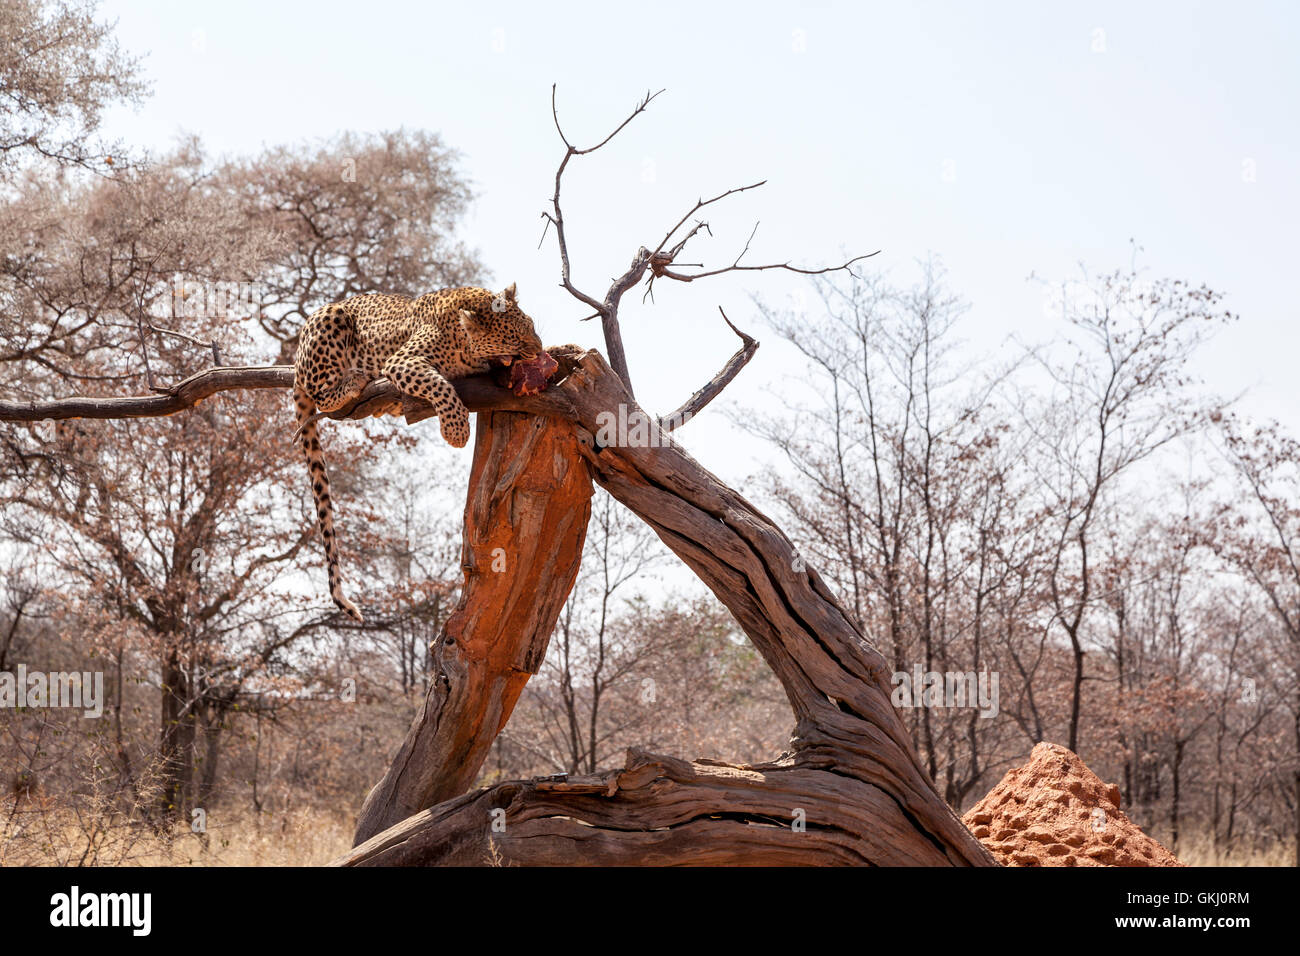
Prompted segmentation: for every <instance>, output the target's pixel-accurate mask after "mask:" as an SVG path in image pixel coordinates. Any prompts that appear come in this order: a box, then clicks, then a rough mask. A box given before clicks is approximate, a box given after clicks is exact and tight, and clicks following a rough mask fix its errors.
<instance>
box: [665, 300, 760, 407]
mask: <svg viewBox="0 0 1300 956" xmlns="http://www.w3.org/2000/svg"><path fill="white" fill-rule="evenodd" d="M718 311H719V312H722V320H723V321H724V322H726V323H727V325H728V326H730V327H731V331H733V332H735V333H736V334H737V335H738V336H740V342H741V346H740V350H739V351H738V352H736V354H735V355H733V356H732V357H731V358H730V359H728V360H727V364H726V365H724V366H723V367H722V370H721V371H720V372H718V374H717V375H715V376H713V378H711V379H709V381H708V382H706V383H705V384H704V385H703V387H701V388H700V389H699V390H698V391H696V392H695V394H694V395H692V396H691V397H690V398H688V399H687V400H686V401H685V402H683V403H682V405H681V407H680V408H678V409H677V410H676V411H675V412H672V413H671V414H668V415H663V416H661V417H660V419H659V427H660V428H662V429H663V430H664V431H669V432H670V431H672V430H673V429H675V428H679V427H681V426H682V425H685V424H686V423H687V422H688V421H690V420H691V419H692V418H694V417H695V416H696V415H697V414H699V412H700V410H701V409H703V408H704V406H706V405H708V404H709V402H711V401H713V400H714V399H715V398H717V397H718V396H719V395H720V394H722V390H723V389H724V388H726V387H727V386H728V385H729V384H730V383H731V380H732V379H733V378H735V377H736V376H737V375H739V374H740V370H741V369H742V368H744V367H745V366H746V365H748V364H749V360H750V359H752V358H753V357H754V353H755V352H757V351H758V340H757V339H755V338H752V337H751V336H748V335H746V334H745V333H744V332H742V331H740V329H738V328H736V326H735V325H734V324H733V323H732V321H731V319H729V318H727V313H726V312H723V310H722V306H718Z"/></svg>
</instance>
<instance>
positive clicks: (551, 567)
mask: <svg viewBox="0 0 1300 956" xmlns="http://www.w3.org/2000/svg"><path fill="white" fill-rule="evenodd" d="M475 432H476V439H475V445H474V461H473V465H472V467H471V470H470V477H469V494H468V498H467V503H466V506H465V527H464V539H463V545H462V548H463V550H462V557H461V565H462V568H463V570H464V573H465V586H464V588H463V589H462V592H461V598H460V602H459V603H458V604H457V606H456V609H455V611H454V612H453V613H452V614H451V616H450V617H449V618H448V620H447V623H446V625H445V626H444V627H443V629H442V631H441V633H440V634H439V635H438V638H437V640H436V641H435V642H434V646H433V659H434V674H433V680H432V681H431V683H430V687H429V691H428V694H427V696H426V699H425V701H424V704H423V705H422V706H421V708H420V711H419V713H418V714H417V715H416V718H415V720H414V722H413V723H412V724H411V729H410V731H409V732H408V734H407V736H406V739H405V740H404V741H403V743H402V746H401V749H400V750H399V751H398V753H397V756H396V758H395V759H394V760H393V762H392V765H391V766H390V767H389V769H388V772H387V773H386V774H385V775H384V778H383V779H382V780H381V781H380V782H379V783H378V784H377V785H376V786H375V788H374V789H373V790H371V792H370V795H369V796H368V797H367V798H366V802H365V805H364V806H363V807H362V810H361V814H360V817H359V819H358V822H357V834H356V842H358V843H360V842H362V841H364V840H366V839H368V838H369V837H371V836H373V835H374V834H376V833H379V832H380V831H382V830H384V829H386V828H388V827H390V826H392V825H394V824H396V823H400V822H401V821H402V820H404V819H406V818H407V817H409V816H410V815H411V814H413V813H416V812H417V811H419V810H422V809H424V808H425V807H429V806H433V805H434V804H436V803H439V802H441V801H443V800H447V799H450V798H452V797H456V796H459V795H460V794H462V793H464V792H465V791H466V790H467V789H468V788H469V787H470V786H471V785H472V784H473V783H474V779H475V777H476V776H477V775H478V772H479V768H480V767H482V765H483V761H484V760H485V759H486V758H487V755H488V751H489V749H490V748H491V746H492V742H493V741H494V740H495V739H496V736H497V734H498V733H500V731H501V728H502V727H504V726H505V723H506V721H507V720H508V719H509V717H510V713H511V711H512V710H513V709H514V705H515V702H516V700H518V698H519V693H520V691H522V690H523V688H524V685H525V684H526V683H527V682H528V678H529V677H531V676H532V675H533V674H535V673H537V669H538V668H539V667H540V666H541V664H542V661H543V659H544V658H545V656H546V648H547V644H548V642H549V640H550V636H551V631H552V629H553V628H554V627H555V622H556V620H557V618H558V617H559V614H560V610H561V609H562V608H563V606H564V601H565V599H566V598H567V597H568V595H569V591H570V590H571V589H572V587H573V582H574V579H575V577H576V576H577V573H578V565H579V562H580V561H581V559H582V545H583V541H584V540H585V537H586V532H587V520H588V518H589V517H590V515H591V494H592V486H591V476H590V475H589V473H588V471H587V466H586V463H585V462H584V461H583V459H582V457H581V455H580V454H579V452H578V447H577V441H576V438H575V436H574V431H573V428H572V426H570V425H568V424H567V423H565V422H563V421H561V420H559V419H556V418H545V417H542V416H537V415H525V414H520V413H518V412H505V411H496V412H482V413H480V414H479V416H478V423H477V426H476V428H475Z"/></svg>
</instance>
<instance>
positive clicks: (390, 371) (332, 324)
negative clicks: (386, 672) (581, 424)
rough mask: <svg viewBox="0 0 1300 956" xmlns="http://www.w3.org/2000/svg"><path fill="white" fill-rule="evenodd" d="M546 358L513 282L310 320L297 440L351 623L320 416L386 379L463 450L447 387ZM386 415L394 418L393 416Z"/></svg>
mask: <svg viewBox="0 0 1300 956" xmlns="http://www.w3.org/2000/svg"><path fill="white" fill-rule="evenodd" d="M543 351H544V350H543V348H542V341H541V339H540V338H539V337H538V335H537V331H536V329H535V328H534V326H533V320H532V319H531V318H530V317H529V316H528V315H527V314H526V313H525V312H524V311H523V310H522V309H521V308H520V307H519V301H518V297H517V292H516V288H515V283H513V282H512V283H511V284H510V285H508V286H506V288H505V289H504V290H502V291H501V292H491V291H489V290H488V289H485V288H482V287H479V286H465V287H461V288H455V289H439V290H438V291H436V292H430V293H426V294H424V295H421V296H419V297H418V298H411V297H408V296H403V295H393V294H385V293H370V294H366V295H355V296H351V297H349V298H346V299H343V300H341V301H338V302H333V303H331V304H329V305H326V306H323V307H321V308H320V309H317V310H316V311H315V312H313V313H312V314H311V315H310V316H308V317H307V320H306V321H305V322H304V323H303V327H302V332H301V333H300V335H299V339H298V351H297V354H296V355H295V358H294V380H293V401H294V408H295V411H296V416H297V424H298V431H297V432H296V434H297V435H298V436H299V438H300V441H301V443H302V450H303V452H304V454H305V455H306V458H307V469H308V474H309V476H310V478H311V489H312V495H313V498H314V501H315V504H316V519H317V524H318V526H319V530H320V534H321V538H322V539H323V541H324V545H325V561H326V565H327V568H328V574H329V589H330V597H331V598H332V599H333V601H334V604H335V605H336V606H337V607H338V608H339V610H341V611H342V612H343V613H345V614H346V615H347V616H348V617H350V618H352V619H353V620H354V621H356V622H357V623H359V624H360V623H364V621H365V618H364V617H363V615H362V614H361V610H360V609H359V608H358V607H357V605H356V604H354V603H353V602H352V601H350V600H349V599H348V598H347V596H346V595H345V594H344V591H343V584H342V577H341V573H340V569H339V546H338V538H337V535H336V533H335V530H334V505H333V501H332V499H331V497H330V483H329V475H328V473H327V471H326V469H325V457H324V455H323V453H322V451H321V444H320V435H319V433H318V432H317V429H316V424H315V419H316V417H317V416H316V413H317V412H318V411H319V412H322V413H326V414H328V413H329V412H334V411H338V410H339V409H341V408H344V407H345V406H347V405H348V404H349V403H351V402H352V401H354V400H355V399H356V398H358V397H359V396H360V395H361V392H362V390H363V389H364V388H365V387H366V385H368V384H369V383H370V382H372V381H374V380H376V379H378V378H386V379H388V381H390V382H392V384H393V385H395V386H396V387H397V388H398V390H399V391H401V392H402V393H403V394H405V395H409V396H412V397H414V398H420V399H424V400H425V401H426V402H428V403H429V404H430V405H432V406H433V410H434V413H435V414H436V415H437V416H438V426H439V430H440V431H441V433H442V437H443V438H444V439H445V440H446V442H447V443H448V444H449V445H451V446H452V447H454V448H464V447H465V445H466V444H467V443H468V442H469V433H470V431H469V410H468V409H467V408H466V407H465V403H464V402H462V401H461V400H460V396H458V395H457V394H456V389H455V388H454V387H453V386H452V381H453V380H454V379H457V378H462V377H464V376H467V375H475V374H478V373H482V372H489V371H492V370H493V369H494V368H502V367H506V368H508V367H509V366H510V364H511V363H512V362H516V361H528V360H533V359H536V358H537V357H538V356H539V355H541V354H542V353H543ZM387 411H388V413H390V414H396V409H394V408H389V409H388V410H387Z"/></svg>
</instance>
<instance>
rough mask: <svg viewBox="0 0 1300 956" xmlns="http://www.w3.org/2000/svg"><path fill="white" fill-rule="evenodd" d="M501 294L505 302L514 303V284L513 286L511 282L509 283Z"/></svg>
mask: <svg viewBox="0 0 1300 956" xmlns="http://www.w3.org/2000/svg"><path fill="white" fill-rule="evenodd" d="M501 294H502V295H503V296H505V300H506V301H507V302H514V301H515V284H514V283H513V282H512V283H510V284H509V285H508V286H506V287H505V289H503V290H502V292H501Z"/></svg>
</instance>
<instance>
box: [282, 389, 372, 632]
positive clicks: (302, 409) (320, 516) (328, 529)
mask: <svg viewBox="0 0 1300 956" xmlns="http://www.w3.org/2000/svg"><path fill="white" fill-rule="evenodd" d="M293 402H294V406H295V408H296V409H297V417H298V437H299V440H300V441H301V442H302V450H303V453H304V454H306V456H307V471H308V474H309V475H310V476H311V493H312V495H313V497H314V498H315V499H316V519H317V522H318V523H319V525H320V533H321V537H322V538H323V539H324V540H325V561H326V563H327V564H328V565H329V576H330V597H332V598H334V603H335V604H337V605H338V606H339V609H340V610H341V611H343V612H344V613H345V614H347V615H348V616H349V617H351V618H352V619H353V620H355V621H357V622H358V623H361V612H360V611H359V610H357V606H356V605H355V604H353V603H352V602H351V601H349V600H348V599H347V598H346V597H344V596H343V584H342V582H341V581H340V576H339V545H338V540H337V539H336V538H335V536H334V505H333V503H332V502H331V501H330V479H329V475H327V474H326V473H325V456H324V455H323V454H322V453H321V449H320V437H319V436H318V435H317V433H316V423H315V422H313V421H311V416H312V415H313V414H315V412H316V402H315V401H313V400H312V397H311V396H310V395H308V394H307V392H306V390H305V389H303V388H302V387H301V386H299V385H296V384H295V385H294V387H293Z"/></svg>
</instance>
